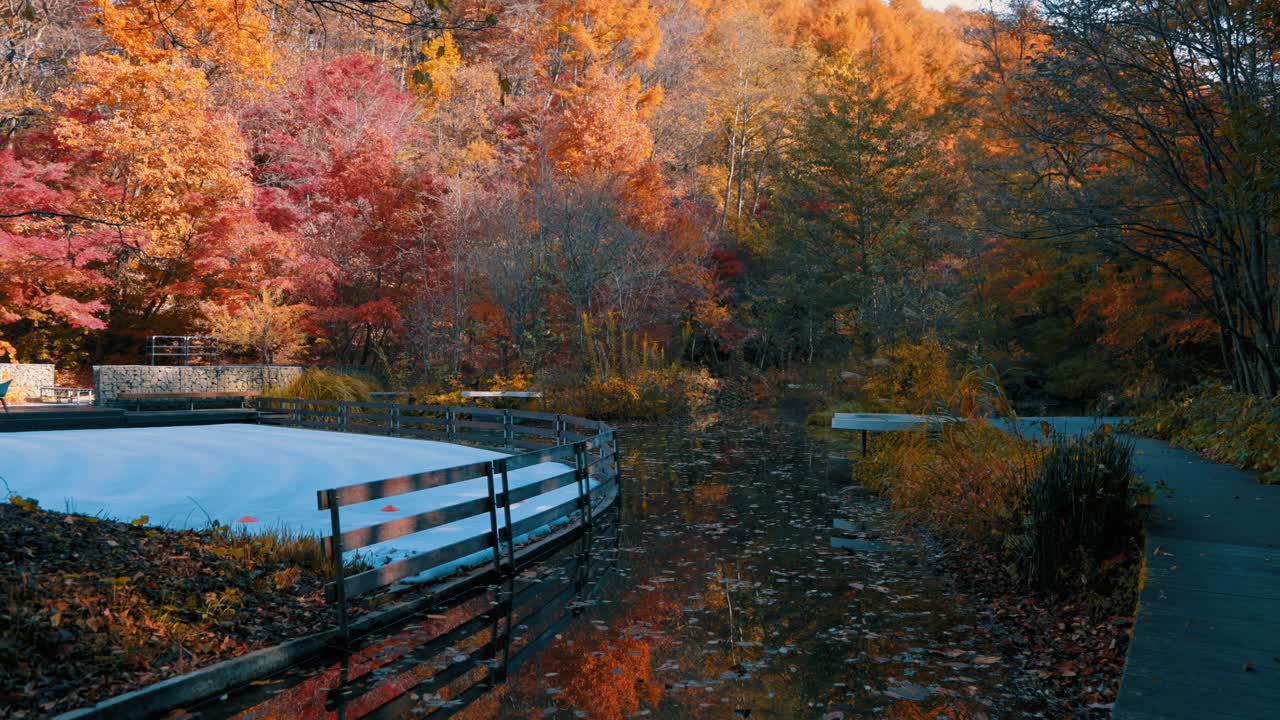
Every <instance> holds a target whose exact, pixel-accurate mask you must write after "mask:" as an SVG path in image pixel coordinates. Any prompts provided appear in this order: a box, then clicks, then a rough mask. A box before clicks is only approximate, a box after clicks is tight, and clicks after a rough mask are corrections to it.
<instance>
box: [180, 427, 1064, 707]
mask: <svg viewBox="0 0 1280 720" xmlns="http://www.w3.org/2000/svg"><path fill="white" fill-rule="evenodd" d="M621 439H622V440H621V445H622V451H623V453H624V458H623V473H624V477H623V483H624V489H623V495H622V502H621V507H620V508H618V509H617V510H616V511H612V512H611V513H609V514H608V515H607V516H606V517H605V518H602V521H601V522H599V523H598V525H597V527H596V529H595V531H594V532H593V533H592V536H591V537H590V538H583V539H581V540H578V541H575V542H574V543H573V544H572V546H571V547H568V548H566V549H565V550H564V551H562V552H560V553H558V554H557V555H556V556H554V557H552V558H549V559H547V560H546V561H545V562H543V563H541V564H540V565H539V566H537V567H535V568H530V569H528V570H526V571H524V572H523V573H521V576H520V577H517V578H515V579H514V580H513V581H512V582H510V583H508V584H506V585H504V586H503V587H500V588H488V589H483V590H479V591H477V592H475V593H473V594H472V595H471V596H469V597H467V598H464V599H462V600H461V601H460V602H458V603H456V604H454V605H453V606H451V607H449V608H439V609H436V610H433V611H432V613H431V614H430V615H427V616H425V617H423V618H419V619H417V620H415V621H414V622H412V623H410V624H409V625H408V626H406V627H404V628H402V629H400V630H399V631H398V632H395V633H392V634H390V635H388V636H385V637H382V638H378V639H376V640H374V641H372V642H369V643H367V644H366V645H365V646H364V647H362V648H361V649H360V650H359V651H358V652H356V653H354V654H353V655H352V656H351V657H349V658H346V659H345V660H344V661H342V662H336V663H335V662H329V663H328V664H316V665H313V666H308V667H305V668H299V669H298V670H297V671H295V672H293V673H290V674H287V675H286V676H283V677H281V678H277V679H274V680H273V681H271V682H267V683H261V684H260V685H258V686H255V687H254V688H250V689H248V690H246V691H243V692H241V693H236V694H233V695H232V696H231V697H230V698H227V699H225V700H224V701H223V702H221V703H215V704H214V705H213V706H210V707H208V708H201V709H196V710H195V714H196V715H198V716H201V717H238V718H244V719H246V720H248V719H250V718H286V717H299V718H301V717H325V716H327V717H338V718H365V717H370V718H405V717H408V718H417V717H462V718H495V717H501V718H506V717H510V718H601V719H607V720H613V719H615V718H630V717H652V718H827V719H828V720H835V719H836V718H854V717H886V716H887V717H899V718H943V717H946V718H984V717H991V718H995V717H1027V716H1032V715H1036V714H1038V713H1040V712H1043V711H1044V710H1045V708H1044V707H1042V706H1041V704H1040V702H1039V701H1037V700H1036V699H1035V698H1036V696H1037V694H1036V692H1035V689H1034V686H1035V683H1034V681H1033V680H1032V679H1031V678H1029V677H1027V676H1026V675H1025V674H1024V673H1023V672H1022V671H1021V670H1020V669H1019V668H1018V667H1017V666H1016V664H1014V663H1012V662H1006V661H1005V658H1003V657H1002V655H1001V651H1000V644H999V640H1000V633H999V630H998V628H992V627H990V626H989V624H988V623H986V622H985V621H984V619H983V618H984V615H983V614H982V613H981V612H980V609H978V608H975V607H974V606H973V603H972V601H971V600H968V599H966V598H964V597H962V596H959V595H958V594H957V593H956V591H955V590H954V589H952V588H951V587H950V586H949V584H948V582H947V580H946V578H944V577H941V576H940V575H938V574H937V573H936V572H935V571H933V570H932V569H931V568H930V566H929V563H928V558H927V555H926V551H925V550H924V547H923V545H922V544H921V543H920V541H919V540H918V539H917V538H915V537H912V536H910V535H908V534H904V533H902V532H899V531H898V529H897V528H896V527H895V524H894V522H893V518H892V517H891V515H890V514H889V512H888V510H887V508H886V507H885V505H884V503H883V501H882V500H880V499H878V498H875V497H873V496H870V495H868V494H866V493H864V492H861V491H859V490H858V489H856V488H851V487H849V485H848V483H847V482H846V481H841V480H840V479H835V480H832V479H829V478H828V477H827V474H826V469H827V456H828V454H829V453H830V452H831V448H830V447H828V446H827V445H826V444H825V443H824V442H822V441H819V440H814V439H812V438H810V437H809V436H808V435H807V434H806V432H805V430H804V428H803V426H801V425H800V424H798V423H796V422H794V421H790V420H787V419H785V418H780V417H778V416H777V415H776V414H756V415H752V416H748V417H740V418H738V419H736V420H733V421H717V422H704V424H701V425H699V426H697V427H687V426H673V425H660V426H643V427H635V428H626V429H625V430H624V431H623V433H622V434H621ZM508 627H509V628H510V629H511V631H510V632H506V628H508Z"/></svg>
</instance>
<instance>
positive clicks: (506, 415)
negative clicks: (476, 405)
mask: <svg viewBox="0 0 1280 720" xmlns="http://www.w3.org/2000/svg"><path fill="white" fill-rule="evenodd" d="M515 421H516V419H515V418H514V417H512V416H511V411H510V410H503V411H502V446H503V447H508V448H509V447H515V444H516V426H515Z"/></svg>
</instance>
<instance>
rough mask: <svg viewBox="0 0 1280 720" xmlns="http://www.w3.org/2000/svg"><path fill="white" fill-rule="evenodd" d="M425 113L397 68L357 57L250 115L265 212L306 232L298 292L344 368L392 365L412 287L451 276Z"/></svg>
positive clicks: (313, 74)
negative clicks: (420, 120)
mask: <svg viewBox="0 0 1280 720" xmlns="http://www.w3.org/2000/svg"><path fill="white" fill-rule="evenodd" d="M415 117H416V110H415V105H414V98H413V96H412V95H410V94H408V93H406V92H403V91H401V90H400V89H399V87H398V86H397V82H396V80H395V78H394V77H393V76H392V75H391V74H389V73H388V72H387V71H386V69H385V68H383V67H381V66H380V65H379V64H378V63H377V62H376V61H375V60H374V59H373V58H369V57H366V56H349V57H344V58H339V59H336V60H333V61H331V62H328V63H324V64H320V65H316V66H313V67H309V68H306V69H305V70H303V71H302V73H301V75H300V76H299V77H298V78H296V79H295V81H294V82H293V83H292V84H291V87H290V88H289V89H288V90H287V91H285V92H283V93H280V94H278V95H275V96H272V97H270V98H267V99H265V100H264V101H262V102H261V103H260V104H258V105H257V106H255V107H254V108H252V109H251V110H250V112H249V113H247V116H246V119H245V124H246V127H247V129H248V134H249V136H250V138H251V142H252V147H253V154H254V159H255V162H254V167H253V176H254V178H255V181H256V183H257V184H258V187H259V190H258V195H259V197H260V200H259V203H260V205H262V206H263V209H262V210H261V212H262V213H263V214H264V216H265V217H268V218H269V221H270V222H271V223H272V227H273V228H274V229H276V230H281V231H292V232H295V233H296V234H297V236H298V238H299V247H300V250H301V252H302V253H303V254H304V255H305V256H307V257H308V258H310V261H311V264H310V268H311V270H312V272H311V273H309V274H308V275H307V276H305V277H302V278H300V281H299V282H298V283H297V290H296V291H297V292H298V293H299V294H300V297H301V298H302V299H303V300H305V301H306V302H307V303H308V304H310V305H313V306H315V308H316V314H315V317H314V320H315V321H316V322H318V323H320V324H321V325H322V326H323V327H324V328H325V329H326V331H327V340H328V343H329V346H328V347H329V352H331V353H332V356H333V357H334V358H336V359H337V360H338V361H340V362H343V363H349V364H369V363H372V362H375V361H376V362H379V363H382V364H384V365H385V364H387V363H390V362H391V361H392V360H393V359H394V358H393V357H392V354H393V351H394V349H395V342H394V340H395V336H396V334H397V333H398V332H399V331H400V330H401V329H402V327H403V310H404V307H405V302H406V300H407V297H408V293H407V291H408V289H409V288H410V287H412V286H414V285H415V284H418V283H425V284H427V285H430V284H431V283H432V282H433V281H434V274H435V273H438V272H441V271H442V270H443V268H442V266H441V264H440V263H438V262H437V259H438V256H439V253H440V247H439V243H438V237H437V236H436V234H435V233H434V232H432V230H431V223H430V216H431V214H432V212H433V210H432V203H431V201H430V199H431V198H432V197H435V196H437V195H438V194H439V188H438V187H437V180H436V178H435V176H434V175H433V173H432V170H431V166H430V163H429V158H428V156H427V154H426V148H427V145H426V137H425V135H424V134H423V133H422V131H421V128H420V127H419V126H417V125H416V124H415Z"/></svg>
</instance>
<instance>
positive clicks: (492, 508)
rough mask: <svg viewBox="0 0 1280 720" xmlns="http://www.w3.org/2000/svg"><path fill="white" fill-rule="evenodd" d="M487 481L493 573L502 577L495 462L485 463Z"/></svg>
mask: <svg viewBox="0 0 1280 720" xmlns="http://www.w3.org/2000/svg"><path fill="white" fill-rule="evenodd" d="M484 474H485V479H486V480H488V482H489V531H490V532H491V533H493V571H494V573H496V574H497V576H498V577H502V538H501V536H500V535H498V498H497V493H495V492H494V489H493V461H492V460H490V461H489V462H488V463H485V471H484Z"/></svg>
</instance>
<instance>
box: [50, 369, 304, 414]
mask: <svg viewBox="0 0 1280 720" xmlns="http://www.w3.org/2000/svg"><path fill="white" fill-rule="evenodd" d="M50 367H52V366H50ZM302 369H303V368H302V367H301V366H299V365H95V366H94V368H93V392H94V396H95V397H96V401H97V403H98V404H99V405H102V404H105V403H109V402H111V401H113V400H115V399H116V396H118V395H119V394H120V393H212V392H262V391H263V390H266V389H267V388H272V387H280V386H283V385H288V384H289V383H290V382H292V381H293V380H294V378H297V377H298V376H299V375H301V374H302Z"/></svg>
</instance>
